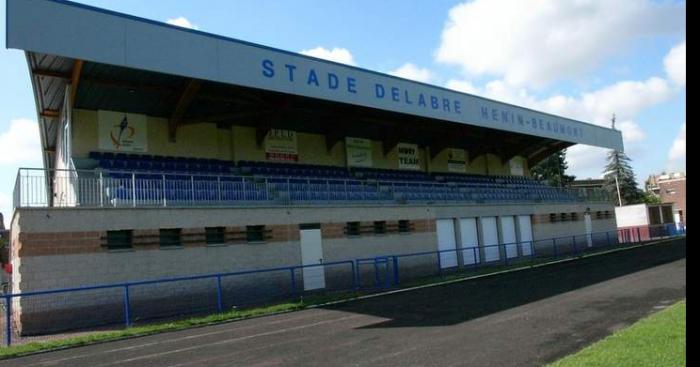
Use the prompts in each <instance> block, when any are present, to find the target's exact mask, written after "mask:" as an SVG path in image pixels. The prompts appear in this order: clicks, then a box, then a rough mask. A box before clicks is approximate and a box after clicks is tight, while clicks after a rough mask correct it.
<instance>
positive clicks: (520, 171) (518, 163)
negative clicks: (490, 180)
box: [510, 157, 525, 176]
mask: <svg viewBox="0 0 700 367" xmlns="http://www.w3.org/2000/svg"><path fill="white" fill-rule="evenodd" d="M510 174H511V175H513V176H522V175H524V174H525V170H524V168H523V161H522V160H521V159H520V158H518V157H516V158H513V159H511V160H510Z"/></svg>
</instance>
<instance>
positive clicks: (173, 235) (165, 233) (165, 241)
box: [160, 228, 182, 247]
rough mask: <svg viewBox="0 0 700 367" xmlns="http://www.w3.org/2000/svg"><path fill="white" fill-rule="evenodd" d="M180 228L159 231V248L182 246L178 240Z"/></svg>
mask: <svg viewBox="0 0 700 367" xmlns="http://www.w3.org/2000/svg"><path fill="white" fill-rule="evenodd" d="M180 232H181V229H180V228H167V229H166V228H164V229H161V230H160V247H178V246H182V241H181V240H180Z"/></svg>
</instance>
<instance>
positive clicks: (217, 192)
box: [216, 176, 222, 205]
mask: <svg viewBox="0 0 700 367" xmlns="http://www.w3.org/2000/svg"><path fill="white" fill-rule="evenodd" d="M216 195H217V197H218V198H219V205H221V204H222V202H221V176H216Z"/></svg>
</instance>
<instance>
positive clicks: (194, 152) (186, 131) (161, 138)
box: [73, 109, 231, 160]
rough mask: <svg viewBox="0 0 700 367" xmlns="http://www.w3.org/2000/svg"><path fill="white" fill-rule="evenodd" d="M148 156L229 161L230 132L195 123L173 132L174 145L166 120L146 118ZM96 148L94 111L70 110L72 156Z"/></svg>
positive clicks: (83, 153)
mask: <svg viewBox="0 0 700 367" xmlns="http://www.w3.org/2000/svg"><path fill="white" fill-rule="evenodd" d="M146 124H147V126H148V128H147V129H148V151H147V153H148V154H153V155H171V156H178V157H197V158H213V159H223V160H228V159H231V149H230V146H229V144H230V143H229V142H230V139H229V138H228V135H230V133H229V132H228V131H226V130H221V129H217V128H216V124H214V123H206V122H203V123H199V124H192V125H185V126H181V127H180V128H179V129H177V134H176V137H175V142H174V143H172V142H170V141H169V138H168V120H167V119H164V118H157V117H150V116H149V117H147V118H146ZM97 150H99V148H98V125H97V111H92V110H80V109H75V110H73V157H87V156H88V154H89V153H90V152H91V151H97Z"/></svg>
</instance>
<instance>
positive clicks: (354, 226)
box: [345, 222, 360, 236]
mask: <svg viewBox="0 0 700 367" xmlns="http://www.w3.org/2000/svg"><path fill="white" fill-rule="evenodd" d="M345 234H346V235H347V236H359V235H360V222H348V223H347V224H346V225H345Z"/></svg>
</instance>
